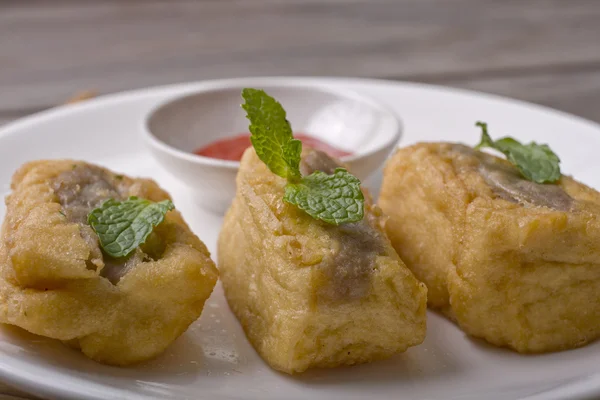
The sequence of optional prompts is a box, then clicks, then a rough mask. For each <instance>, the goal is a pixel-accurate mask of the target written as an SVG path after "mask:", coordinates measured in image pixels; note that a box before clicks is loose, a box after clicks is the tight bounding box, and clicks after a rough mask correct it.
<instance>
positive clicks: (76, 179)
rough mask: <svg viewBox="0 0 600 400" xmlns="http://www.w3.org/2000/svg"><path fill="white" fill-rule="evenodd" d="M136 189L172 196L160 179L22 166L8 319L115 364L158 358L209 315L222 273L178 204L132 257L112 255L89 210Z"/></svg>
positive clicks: (2, 254) (8, 227)
mask: <svg viewBox="0 0 600 400" xmlns="http://www.w3.org/2000/svg"><path fill="white" fill-rule="evenodd" d="M129 196H138V197H141V198H146V199H149V200H152V201H161V200H165V199H169V195H168V194H167V193H166V192H165V191H163V190H162V189H160V188H159V187H158V185H157V184H156V183H154V182H153V181H151V180H146V179H131V178H128V177H126V176H121V175H115V174H113V173H112V172H110V171H108V170H106V169H103V168H100V167H97V166H94V165H89V164H86V163H83V162H76V161H68V160H65V161H36V162H32V163H28V164H26V165H24V166H23V167H21V169H19V170H18V171H17V172H16V173H15V175H14V177H13V181H12V193H11V194H10V195H9V196H8V197H7V199H6V205H7V213H6V219H5V221H4V224H3V226H2V232H1V236H0V274H1V275H0V322H2V323H7V324H12V325H17V326H20V327H21V328H24V329H26V330H28V331H30V332H32V333H35V334H38V335H42V336H47V337H50V338H55V339H59V340H62V341H64V342H66V343H68V344H69V345H71V346H74V347H77V348H80V349H81V351H82V352H83V353H84V354H85V355H87V356H88V357H90V358H92V359H94V360H96V361H99V362H103V363H107V364H115V365H127V364H132V363H136V362H139V361H143V360H146V359H149V358H152V357H155V356H156V355H158V354H160V353H161V352H162V351H164V350H165V348H166V347H167V346H168V345H169V344H170V343H171V342H173V341H174V340H175V339H176V338H177V337H178V336H179V335H181V334H182V333H183V332H184V331H185V330H186V329H187V327H188V326H189V325H190V324H191V323H192V322H193V321H195V320H196V319H197V318H198V317H199V316H200V313H201V312H202V308H203V306H204V302H205V301H206V299H207V298H208V297H209V296H210V293H211V292H212V289H213V287H214V285H215V283H216V281H217V270H216V268H215V266H214V263H213V262H212V261H211V259H210V255H209V253H208V250H207V249H206V247H205V246H204V244H203V243H202V242H201V241H200V240H199V239H198V237H197V236H195V235H194V234H193V233H192V232H191V231H190V230H189V228H188V227H187V225H186V224H185V222H184V221H183V219H182V218H181V215H180V214H179V212H178V211H171V212H169V213H167V215H166V217H165V220H164V221H163V223H161V224H160V225H159V226H157V227H156V228H155V229H154V231H153V233H152V234H151V235H150V237H149V238H148V239H147V241H146V243H145V244H143V245H142V246H140V247H139V248H138V249H137V250H136V251H135V252H134V253H133V254H132V255H130V256H129V257H126V258H123V259H113V258H111V257H109V256H105V255H104V254H103V253H102V251H101V249H100V247H99V243H98V237H97V236H96V234H95V232H93V230H92V229H91V228H90V227H89V225H87V215H88V213H89V212H90V211H91V210H92V209H93V208H95V207H97V206H99V205H100V204H101V203H102V202H103V201H104V200H106V199H108V198H114V199H118V200H124V199H127V198H128V197H129Z"/></svg>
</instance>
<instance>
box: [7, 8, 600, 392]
mask: <svg viewBox="0 0 600 400" xmlns="http://www.w3.org/2000/svg"><path fill="white" fill-rule="evenodd" d="M250 75H255V76H259V75H262V76H264V75H318V76H360V77H373V78H384V79H393V80H411V81H420V82H429V83H436V84H440V85H448V86H455V87H462V88H469V89H475V90H482V91H486V92H491V93H498V94H502V95H506V96H510V97H515V98H519V99H523V100H528V101H533V102H536V103H540V104H544V105H548V106H550V107H555V108H558V109H561V110H564V111H568V112H571V113H574V114H577V115H580V116H583V117H586V118H589V119H592V120H595V121H598V122H600V0H203V1H191V0H190V1H178V0H172V1H153V0H128V1H121V0H112V1H76V0H54V1H42V0H39V1H30V0H13V1H10V0H0V124H3V123H6V122H9V121H11V120H14V119H17V118H19V117H22V116H25V115H28V114H31V113H34V112H36V111H39V110H43V109H46V108H49V107H52V106H54V105H56V104H60V103H62V102H64V101H65V100H66V99H68V98H69V97H71V96H72V95H73V94H74V93H76V92H79V91H81V90H88V89H94V90H97V91H98V92H100V93H111V92H117V91H121V90H127V89H134V88H140V87H145V86H151V85H161V84H168V83H177V82H185V81H190V80H201V79H209V78H224V77H235V76H250ZM3 390H4V392H6V393H12V394H15V392H14V391H10V392H9V391H8V389H5V388H1V387H0V392H2V391H3Z"/></svg>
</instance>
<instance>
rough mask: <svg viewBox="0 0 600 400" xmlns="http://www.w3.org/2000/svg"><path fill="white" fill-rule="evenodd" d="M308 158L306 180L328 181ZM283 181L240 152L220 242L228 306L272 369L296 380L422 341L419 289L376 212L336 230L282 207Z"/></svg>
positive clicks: (313, 155) (314, 157)
mask: <svg viewBox="0 0 600 400" xmlns="http://www.w3.org/2000/svg"><path fill="white" fill-rule="evenodd" d="M337 166H338V164H337V163H336V162H335V161H333V160H332V159H331V158H329V157H328V156H327V155H325V154H324V153H321V152H316V151H311V150H309V151H305V154H304V156H303V160H302V163H301V169H302V172H303V173H304V174H305V175H308V174H310V173H311V172H313V171H314V170H320V171H323V172H325V173H332V172H333V170H334V169H335V168H336V167H337ZM285 185H286V180H285V179H283V178H280V177H278V176H276V175H275V174H273V173H271V172H270V171H269V170H268V169H267V167H266V166H265V164H264V163H263V162H262V161H260V160H259V158H258V157H257V155H256V153H255V151H254V149H252V148H250V149H248V150H246V152H245V154H244V157H243V158H242V162H241V167H240V170H239V172H238V176H237V194H236V197H235V199H234V201H233V204H232V206H231V208H230V209H229V211H228V212H227V214H226V216H225V221H224V224H223V228H222V230H221V233H220V235H219V241H218V264H219V271H220V274H221V279H222V282H223V287H224V289H225V294H226V297H227V300H228V302H229V305H230V307H231V309H232V310H233V312H234V313H235V315H236V316H237V318H238V319H239V321H240V323H241V324H242V327H243V328H244V330H245V332H246V335H247V337H248V339H249V340H250V342H251V343H252V345H253V346H254V348H255V349H256V350H257V351H258V353H259V354H260V355H261V356H262V357H263V359H265V361H267V362H268V363H269V364H270V365H271V366H272V367H273V368H275V369H277V370H280V371H283V372H286V373H290V374H291V373H296V372H302V371H304V370H306V369H307V368H311V367H335V366H339V365H344V364H346V365H351V364H356V363H364V362H369V361H373V360H376V359H381V358H385V357H388V356H391V355H393V354H395V353H398V352H401V351H404V350H406V349H407V348H408V347H410V346H414V345H417V344H420V343H421V342H422V341H423V339H424V338H425V322H426V321H425V312H426V288H425V286H424V285H423V284H422V283H420V282H418V281H417V280H416V279H415V277H414V276H413V275H412V273H411V272H410V271H409V270H408V269H407V268H406V267H405V265H404V263H403V262H402V260H400V258H399V257H398V255H397V254H396V252H395V251H394V249H393V248H392V246H391V244H390V243H389V240H388V239H387V237H386V236H385V233H384V232H383V229H382V227H381V224H382V220H383V218H382V216H381V215H380V211H379V209H378V208H376V207H374V206H372V205H370V204H366V206H365V207H366V212H365V218H364V219H363V220H362V221H360V222H357V223H351V224H345V225H340V226H334V225H329V224H327V223H325V222H323V221H318V220H315V219H313V218H312V217H310V216H309V215H308V214H306V213H304V212H303V211H300V210H299V209H297V208H296V207H295V206H293V205H290V204H287V203H284V202H283V194H284V187H285Z"/></svg>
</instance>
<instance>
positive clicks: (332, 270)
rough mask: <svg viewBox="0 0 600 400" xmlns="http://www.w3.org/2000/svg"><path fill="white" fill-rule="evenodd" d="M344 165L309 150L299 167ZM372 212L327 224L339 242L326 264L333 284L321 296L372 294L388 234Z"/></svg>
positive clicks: (305, 172)
mask: <svg viewBox="0 0 600 400" xmlns="http://www.w3.org/2000/svg"><path fill="white" fill-rule="evenodd" d="M338 167H341V165H340V164H338V163H337V162H336V161H335V160H334V159H333V158H331V157H329V156H328V155H327V154H325V153H323V152H321V151H317V150H309V151H308V152H307V153H306V155H305V156H304V157H303V158H302V162H301V163H300V171H301V172H302V174H303V175H310V174H311V173H313V172H314V171H322V172H325V173H326V174H333V172H334V171H335V169H336V168H338ZM369 218H371V219H375V217H374V216H372V215H371V214H370V213H365V218H364V219H363V220H362V221H360V222H355V223H350V224H344V225H340V226H334V225H327V227H326V228H327V229H328V230H330V232H331V237H334V238H336V242H337V246H335V248H333V249H332V251H333V253H334V255H333V258H332V262H331V263H330V264H329V265H326V266H325V267H324V268H325V274H326V276H327V277H328V279H329V282H330V284H329V285H327V286H325V287H324V288H322V290H321V291H320V293H319V296H320V297H322V298H323V299H327V300H332V301H341V300H355V299H361V298H363V297H365V296H367V295H368V294H369V289H370V282H371V279H370V275H371V273H372V272H373V270H374V268H375V265H376V264H377V257H378V256H380V255H385V248H384V245H383V243H385V238H384V237H383V235H382V233H381V232H379V231H378V230H377V229H375V228H374V224H375V223H376V221H374V220H369Z"/></svg>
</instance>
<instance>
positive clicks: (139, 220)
mask: <svg viewBox="0 0 600 400" xmlns="http://www.w3.org/2000/svg"><path fill="white" fill-rule="evenodd" d="M174 208H175V206H174V205H173V203H172V202H171V200H164V201H161V202H159V203H154V202H151V201H150V200H145V199H139V198H137V197H130V198H129V199H128V200H125V201H117V200H114V199H109V200H107V201H105V202H104V203H103V204H102V205H101V206H100V207H98V208H96V209H94V210H92V212H91V213H90V214H89V215H88V223H89V224H90V226H91V227H92V229H93V230H94V231H95V232H96V234H97V235H98V238H99V239H100V245H101V246H102V249H103V250H104V252H105V253H106V254H108V255H110V256H112V257H125V256H127V255H129V254H131V252H132V251H134V250H135V249H136V248H137V247H138V246H139V245H141V244H143V243H144V242H145V241H146V239H147V238H148V235H150V233H152V230H153V229H154V227H155V226H157V225H158V224H160V223H161V222H162V221H163V219H164V218H165V214H166V213H167V212H168V211H170V210H173V209H174Z"/></svg>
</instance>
